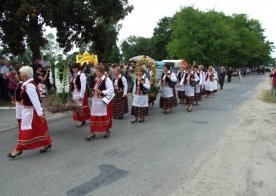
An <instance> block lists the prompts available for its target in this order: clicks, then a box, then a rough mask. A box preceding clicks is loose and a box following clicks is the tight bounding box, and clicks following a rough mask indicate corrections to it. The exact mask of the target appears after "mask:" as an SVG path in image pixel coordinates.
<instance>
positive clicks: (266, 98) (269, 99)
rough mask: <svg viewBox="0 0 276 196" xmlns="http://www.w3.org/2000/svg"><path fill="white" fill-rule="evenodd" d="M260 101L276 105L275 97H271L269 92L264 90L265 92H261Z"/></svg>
mask: <svg viewBox="0 0 276 196" xmlns="http://www.w3.org/2000/svg"><path fill="white" fill-rule="evenodd" d="M261 99H262V100H263V101H264V102H267V103H274V104H276V95H274V96H271V90H265V91H263V93H262V96H261Z"/></svg>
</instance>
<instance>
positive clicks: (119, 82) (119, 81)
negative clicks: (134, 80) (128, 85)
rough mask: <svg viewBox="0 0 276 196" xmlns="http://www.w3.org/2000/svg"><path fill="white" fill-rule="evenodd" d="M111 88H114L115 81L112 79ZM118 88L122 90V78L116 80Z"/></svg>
mask: <svg viewBox="0 0 276 196" xmlns="http://www.w3.org/2000/svg"><path fill="white" fill-rule="evenodd" d="M113 86H114V87H115V79H113ZM118 88H119V90H124V84H123V81H122V78H119V79H118Z"/></svg>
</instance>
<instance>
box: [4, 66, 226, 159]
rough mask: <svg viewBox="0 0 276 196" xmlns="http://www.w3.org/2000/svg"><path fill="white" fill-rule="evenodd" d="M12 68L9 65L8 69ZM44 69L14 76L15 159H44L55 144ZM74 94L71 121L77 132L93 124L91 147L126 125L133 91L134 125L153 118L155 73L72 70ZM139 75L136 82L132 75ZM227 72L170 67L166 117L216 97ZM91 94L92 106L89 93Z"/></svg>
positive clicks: (163, 81) (144, 69) (163, 87)
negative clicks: (30, 155)
mask: <svg viewBox="0 0 276 196" xmlns="http://www.w3.org/2000/svg"><path fill="white" fill-rule="evenodd" d="M8 64H9V63H7V65H8ZM45 68H46V69H43V67H42V65H41V64H37V65H36V66H34V67H30V66H28V65H26V66H23V67H21V68H20V69H19V70H17V71H16V72H15V78H16V81H17V82H16V88H15V90H14V100H15V105H16V118H17V121H18V127H19V138H18V143H17V146H16V148H15V149H14V150H13V151H12V152H11V153H10V154H9V155H8V156H9V157H10V158H15V157H17V156H20V155H21V154H22V152H23V151H24V150H30V149H35V148H42V149H41V150H40V152H41V153H45V152H47V151H48V150H49V149H51V147H52V145H51V138H50V135H49V132H48V126H47V121H46V118H45V113H44V109H43V107H42V104H41V99H42V98H43V97H47V89H48V87H47V82H46V81H47V78H48V75H49V71H48V67H47V66H46V67H45ZM70 72H71V77H70V91H71V95H72V99H73V100H74V103H75V105H76V107H75V108H74V109H73V111H72V119H73V121H75V122H76V128H79V127H82V126H84V125H85V124H86V122H87V121H89V122H90V126H89V127H90V131H89V135H88V137H87V138H86V140H87V141H92V140H95V139H96V133H98V132H100V133H103V134H104V138H108V137H110V135H111V132H110V131H111V128H112V119H114V118H116V119H123V118H124V115H125V114H127V113H128V112H129V106H128V97H129V96H128V95H129V92H130V90H131V94H132V105H131V110H130V111H131V115H132V116H133V119H132V120H131V123H137V122H138V123H142V122H144V121H145V117H146V116H148V115H149V96H148V95H149V92H150V89H151V86H152V84H151V83H152V81H155V80H151V77H152V73H153V72H152V70H151V69H150V68H149V66H147V65H143V66H140V67H135V66H133V64H129V65H125V64H122V65H120V66H119V65H116V64H114V65H112V66H108V65H102V64H97V65H93V64H90V65H81V64H80V63H71V64H70ZM131 73H134V74H135V77H134V78H133V76H132V74H131ZM225 75H226V72H225V69H224V68H223V67H221V69H220V70H219V72H217V71H216V70H215V69H214V67H212V66H210V67H208V70H207V71H205V70H204V67H203V66H202V65H200V66H191V65H188V66H184V65H181V66H180V69H179V72H178V73H174V72H173V71H172V70H171V66H170V65H168V64H165V65H164V70H163V73H162V76H161V78H160V81H159V85H160V100H159V107H160V108H162V109H164V113H165V114H170V112H171V110H172V108H173V107H176V106H177V105H178V104H186V105H187V111H188V112H191V111H192V107H193V105H198V104H199V102H200V101H201V99H202V96H203V95H206V97H207V98H209V97H213V96H214V95H215V93H216V92H217V88H218V82H219V84H220V85H221V89H223V83H224V78H225ZM89 90H90V91H92V97H91V102H90V103H89V99H88V97H89V93H88V91H89Z"/></svg>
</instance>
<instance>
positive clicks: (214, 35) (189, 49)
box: [168, 7, 272, 66]
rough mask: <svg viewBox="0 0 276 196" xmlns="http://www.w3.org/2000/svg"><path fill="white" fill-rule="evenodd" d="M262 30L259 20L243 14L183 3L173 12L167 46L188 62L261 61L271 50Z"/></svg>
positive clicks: (175, 55)
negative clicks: (204, 9) (174, 13)
mask: <svg viewBox="0 0 276 196" xmlns="http://www.w3.org/2000/svg"><path fill="white" fill-rule="evenodd" d="M263 32H264V30H263V29H262V27H261V24H260V23H259V21H257V20H252V19H251V20H249V19H248V18H247V16H246V15H244V14H240V15H233V16H226V15H225V14H224V13H220V12H215V11H208V12H202V11H200V10H198V9H194V8H193V7H186V8H183V9H182V10H181V11H180V12H178V13H177V14H176V15H175V20H174V22H173V27H172V39H171V41H170V42H169V44H168V50H169V54H170V55H171V56H172V57H176V58H184V59H186V60H187V61H188V62H190V63H191V62H192V61H194V60H195V61H197V62H198V63H202V64H205V65H208V64H217V65H218V64H228V65H229V64H230V65H232V66H245V65H246V66H249V65H253V64H254V63H256V64H261V63H265V62H267V61H268V60H269V55H270V52H271V50H272V43H271V42H268V41H267V40H265V36H264V35H263Z"/></svg>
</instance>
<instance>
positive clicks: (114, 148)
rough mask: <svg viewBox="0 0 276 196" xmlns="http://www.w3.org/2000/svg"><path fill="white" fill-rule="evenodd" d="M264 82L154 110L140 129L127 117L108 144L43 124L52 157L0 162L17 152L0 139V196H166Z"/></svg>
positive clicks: (5, 137) (12, 134)
mask: <svg viewBox="0 0 276 196" xmlns="http://www.w3.org/2000/svg"><path fill="white" fill-rule="evenodd" d="M266 77H267V76H255V75H254V76H253V75H251V76H248V77H246V78H245V79H244V80H243V81H242V83H241V84H239V83H238V81H237V79H236V78H234V79H233V82H232V83H231V84H228V83H226V84H225V90H223V91H219V92H218V94H217V96H216V97H215V98H209V99H206V98H204V99H203V101H202V102H200V105H199V106H194V107H193V111H192V112H191V113H188V112H187V111H186V106H184V105H179V106H178V107H177V108H174V109H173V111H172V113H171V114H170V115H166V114H164V113H163V111H162V110H161V109H159V108H158V104H156V105H155V106H154V107H152V108H151V109H150V116H149V117H148V118H146V120H145V122H144V123H137V124H131V123H130V121H131V119H132V117H131V116H130V115H129V114H128V115H127V116H125V118H124V119H123V120H114V124H113V129H112V132H111V137H110V138H108V139H104V138H103V135H97V140H95V141H93V142H86V141H85V140H84V138H85V137H86V136H87V135H88V133H89V127H88V126H86V127H83V128H80V129H77V128H75V127H74V124H73V122H72V121H71V118H65V119H62V120H59V121H56V122H51V123H49V128H50V133H51V136H52V139H53V149H52V150H51V151H50V152H48V153H46V154H39V153H38V150H32V151H24V153H23V155H22V156H21V157H20V158H17V159H15V160H10V159H8V158H7V157H6V154H8V153H9V152H10V151H11V150H12V149H13V147H14V146H15V144H16V140H17V130H11V131H7V132H2V133H0V195H1V196H17V195H18V196H25V195H26V196H32V195H35V196H40V195H45V196H46V195H47V196H49V195H51V196H55V195H57V196H60V195H69V196H72V195H77V196H81V195H93V196H94V195H95V196H97V195H99V196H115V195H120V196H124V195H126V196H130V195H131V196H132V195H139V196H140V195H145V196H160V195H170V193H171V192H173V190H175V189H176V187H177V186H178V185H179V184H180V183H181V182H183V181H184V180H189V179H192V177H193V175H194V174H195V173H196V172H197V170H198V169H199V168H200V166H201V164H202V163H204V160H205V159H206V158H207V156H210V154H209V149H211V148H212V146H213V145H215V144H216V142H218V141H219V139H220V138H221V137H222V135H223V134H224V132H225V130H226V129H227V128H229V127H230V126H231V125H233V124H235V123H238V120H239V117H238V116H237V109H238V108H239V106H240V105H241V104H242V103H243V102H244V101H246V99H247V98H249V97H251V96H252V95H254V94H255V91H254V87H255V86H256V85H257V84H258V83H260V82H262V81H263V80H264V78H266Z"/></svg>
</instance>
